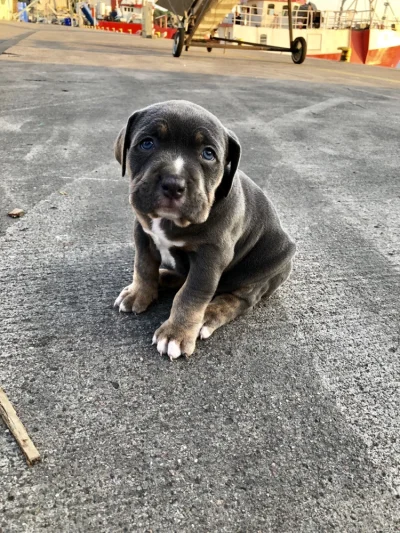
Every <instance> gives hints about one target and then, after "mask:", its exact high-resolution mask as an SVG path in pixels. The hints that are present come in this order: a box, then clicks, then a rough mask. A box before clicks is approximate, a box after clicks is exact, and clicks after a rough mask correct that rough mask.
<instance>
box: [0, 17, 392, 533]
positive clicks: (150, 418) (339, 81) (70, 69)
mask: <svg viewBox="0 0 400 533" xmlns="http://www.w3.org/2000/svg"><path fill="white" fill-rule="evenodd" d="M31 32H32V33H31ZM0 52H2V55H0V91H1V93H0V95H1V96H0V98H1V99H0V102H1V104H0V105H1V114H0V150H1V156H0V165H1V178H2V179H1V182H0V249H1V252H0V283H1V300H0V321H1V325H0V331H1V340H0V342H1V350H0V385H1V386H2V387H3V388H4V389H5V390H6V392H7V394H8V396H9V398H10V399H11V400H12V402H13V404H14V405H15V407H16V409H17V411H18V413H19V415H20V417H21V419H22V420H23V422H24V424H25V425H26V427H27V429H28V431H29V433H30V435H31V436H32V438H33V440H34V442H35V443H36V445H37V447H38V448H39V450H40V452H41V454H42V462H41V463H40V464H37V465H36V466H34V467H32V468H29V467H28V466H27V465H26V463H25V461H24V459H23V456H22V455H21V453H20V451H19V449H18V447H17V445H16V444H15V442H14V440H13V438H12V436H11V435H10V434H9V432H8V431H7V430H6V427H5V425H3V424H2V423H1V422H0V510H1V513H0V530H1V531H2V532H3V533H14V532H15V533H17V532H18V533H21V532H42V531H49V532H71V533H72V532H85V533H87V532H123V531H147V532H150V531H153V532H156V531H168V532H169V531H171V532H172V531H174V532H175V531H176V532H185V531H195V532H206V531H209V532H215V531H218V532H234V531H248V532H279V533H281V532H282V533H298V532H307V533H308V532H331V531H335V532H341V533H343V532H346V533H347V532H363V533H364V532H365V533H369V532H383V533H388V532H398V531H399V530H400V514H399V503H400V501H399V497H400V473H399V452H400V437H399V429H400V428H399V420H400V415H399V353H400V325H399V323H400V321H399V300H400V274H399V267H400V228H399V220H400V185H399V168H400V154H399V138H400V90H399V89H400V72H399V71H395V70H388V69H381V68H373V67H363V66H352V65H348V64H335V63H330V62H325V61H317V60H314V61H312V60H307V61H306V62H305V63H304V64H303V65H302V66H297V65H293V64H292V62H291V60H290V58H288V57H287V56H285V55H281V54H279V55H274V54H268V53H262V52H254V53H251V52H240V51H238V52H235V51H230V52H227V53H226V54H224V53H223V52H222V51H218V52H213V53H212V54H208V53H207V52H206V51H205V50H203V49H192V50H190V52H189V53H187V54H184V55H183V56H182V57H181V58H180V59H175V58H172V56H171V42H170V41H169V42H166V41H149V40H142V39H140V38H136V37H131V36H128V35H115V34H106V33H103V32H94V31H89V30H86V31H85V30H77V29H62V28H57V27H54V26H50V27H46V26H34V25H22V24H1V25H0ZM170 98H184V99H189V100H192V101H194V102H196V103H198V104H201V105H203V106H205V107H207V108H208V109H210V110H211V111H213V112H214V113H216V114H217V115H218V116H219V117H220V118H221V119H222V120H223V122H224V123H225V124H226V125H227V126H228V127H229V128H231V129H233V130H234V131H235V132H236V133H237V135H238V136H239V138H240V139H241V141H242V144H243V148H244V153H243V159H242V164H241V167H242V169H243V170H244V171H246V172H247V173H248V174H249V175H250V176H251V177H252V178H253V179H254V180H255V181H256V182H257V183H258V184H259V185H260V186H261V187H263V188H264V190H265V191H266V192H267V193H268V194H269V195H270V197H271V198H272V199H273V200H274V202H275V204H276V206H277V208H278V210H279V213H280V215H281V217H282V221H283V223H284V225H285V227H286V228H287V229H288V231H289V232H290V233H291V234H292V235H293V237H294V238H295V240H296V241H297V244H298V255H297V259H296V261H295V269H294V272H293V275H292V277H291V279H290V280H289V282H288V283H287V284H286V285H285V286H284V287H282V289H281V290H280V291H279V292H278V293H277V294H276V296H274V297H273V298H272V299H271V300H269V301H265V302H263V303H262V304H261V305H259V306H258V307H257V308H256V309H254V310H253V312H251V313H250V314H249V315H247V316H246V317H245V318H240V319H238V320H237V321H236V322H234V323H232V324H230V325H228V326H226V327H225V328H223V329H222V330H220V331H218V332H217V333H216V334H215V335H214V336H213V337H212V338H211V339H209V340H207V341H205V342H199V344H198V349H197V351H196V352H195V354H194V355H193V357H192V358H191V359H189V360H184V359H180V360H178V361H177V362H175V363H170V361H169V360H168V359H167V358H161V357H160V356H159V355H158V353H157V351H156V350H155V348H154V347H152V346H151V337H152V334H153V332H154V330H155V329H156V328H157V327H158V325H159V324H160V323H161V322H162V321H163V320H165V319H166V318H167V316H168V312H169V308H170V305H171V297H170V296H163V297H162V298H161V299H160V301H159V303H158V305H155V306H153V307H152V308H151V309H150V310H149V311H148V313H146V314H145V315H141V316H128V315H123V314H118V312H116V311H115V310H114V309H113V308H112V303H113V301H114V299H115V297H116V296H117V295H118V293H119V291H120V289H121V288H122V287H123V286H124V285H126V284H127V283H129V281H130V277H131V267H132V258H133V253H134V251H133V247H132V243H131V229H132V214H131V211H130V207H129V205H128V196H127V192H128V182H127V180H126V178H121V176H120V167H119V166H118V164H117V163H116V162H115V161H114V159H113V150H112V145H113V141H114V138H115V137H116V135H117V133H118V131H119V130H120V128H121V127H122V126H123V125H124V123H125V121H126V119H127V117H128V115H129V114H130V113H131V112H132V111H133V110H135V109H137V108H140V107H142V106H144V105H147V104H150V103H152V102H156V101H160V100H165V99H170ZM16 207H18V208H23V209H24V210H25V211H26V215H25V216H24V217H23V218H21V219H17V220H13V219H11V218H9V217H7V213H8V211H10V210H11V209H13V208H16Z"/></svg>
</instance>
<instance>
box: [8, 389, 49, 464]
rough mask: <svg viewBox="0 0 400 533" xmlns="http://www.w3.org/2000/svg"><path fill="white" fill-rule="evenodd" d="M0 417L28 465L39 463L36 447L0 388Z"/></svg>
mask: <svg viewBox="0 0 400 533" xmlns="http://www.w3.org/2000/svg"><path fill="white" fill-rule="evenodd" d="M0 415H1V416H2V417H3V420H4V422H5V423H6V425H7V427H8V428H9V430H10V431H11V433H12V434H13V435H14V437H15V440H16V441H17V443H18V445H19V447H20V448H21V450H22V451H23V453H24V455H25V457H26V460H27V461H28V464H29V465H33V464H35V463H36V462H37V461H40V454H39V452H38V450H37V449H36V446H35V445H34V444H33V442H32V441H31V439H30V437H29V435H28V433H27V432H26V429H25V428H24V425H23V424H22V422H21V420H20V419H19V418H18V415H17V413H16V412H15V409H14V407H13V406H12V404H11V402H10V400H9V399H8V398H7V396H6V393H5V392H4V391H3V389H2V388H1V387H0Z"/></svg>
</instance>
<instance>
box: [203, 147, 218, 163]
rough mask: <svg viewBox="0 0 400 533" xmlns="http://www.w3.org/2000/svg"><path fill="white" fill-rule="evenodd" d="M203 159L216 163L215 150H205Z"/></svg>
mask: <svg viewBox="0 0 400 533" xmlns="http://www.w3.org/2000/svg"><path fill="white" fill-rule="evenodd" d="M201 157H202V158H203V159H205V160H206V161H214V160H215V152H214V150H211V148H204V150H203V152H202V154H201Z"/></svg>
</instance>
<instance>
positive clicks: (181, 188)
mask: <svg viewBox="0 0 400 533" xmlns="http://www.w3.org/2000/svg"><path fill="white" fill-rule="evenodd" d="M185 189H186V183H185V180H183V179H181V178H176V177H175V176H165V177H163V178H162V180H161V190H162V192H163V195H164V196H166V197H167V198H171V199H174V200H178V199H179V198H181V196H182V195H183V193H184V192H185Z"/></svg>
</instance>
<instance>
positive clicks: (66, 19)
mask: <svg viewBox="0 0 400 533" xmlns="http://www.w3.org/2000/svg"><path fill="white" fill-rule="evenodd" d="M64 26H71V17H66V18H65V19H64Z"/></svg>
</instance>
